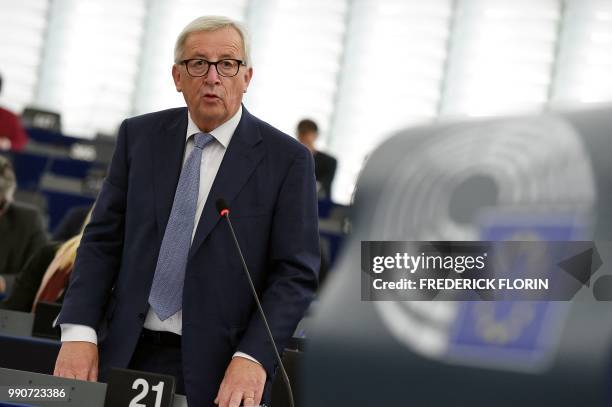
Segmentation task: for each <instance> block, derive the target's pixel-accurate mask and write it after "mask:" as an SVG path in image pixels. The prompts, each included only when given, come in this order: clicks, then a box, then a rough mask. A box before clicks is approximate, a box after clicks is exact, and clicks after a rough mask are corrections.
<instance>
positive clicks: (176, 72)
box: [172, 64, 183, 92]
mask: <svg viewBox="0 0 612 407" xmlns="http://www.w3.org/2000/svg"><path fill="white" fill-rule="evenodd" d="M172 79H174V86H175V87H176V91H177V92H181V91H182V90H183V88H182V87H181V70H180V69H179V67H178V65H176V64H174V65H172Z"/></svg>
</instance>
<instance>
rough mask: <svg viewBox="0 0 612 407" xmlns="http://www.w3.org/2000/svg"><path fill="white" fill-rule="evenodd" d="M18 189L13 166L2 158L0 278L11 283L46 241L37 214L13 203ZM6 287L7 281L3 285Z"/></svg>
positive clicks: (0, 174)
mask: <svg viewBox="0 0 612 407" xmlns="http://www.w3.org/2000/svg"><path fill="white" fill-rule="evenodd" d="M16 187H17V183H16V181H15V173H14V171H13V166H12V165H11V163H10V161H9V160H8V159H7V158H6V157H3V156H0V275H4V278H3V280H7V279H8V280H11V277H12V276H14V275H15V274H16V273H18V272H19V271H20V270H21V269H23V266H24V265H25V263H26V261H27V260H28V258H29V257H30V256H31V255H32V254H33V253H34V252H35V251H36V250H38V249H39V248H40V247H41V246H42V245H44V244H45V243H46V241H47V236H46V234H45V230H44V228H43V222H42V219H41V216H40V213H39V212H38V210H37V209H36V208H34V207H30V206H26V205H24V204H19V203H15V202H13V195H14V193H15V189H16ZM0 278H2V276H0ZM9 282H10V281H9ZM5 285H6V281H2V283H0V286H5ZM0 288H3V287H0ZM4 288H6V287H4Z"/></svg>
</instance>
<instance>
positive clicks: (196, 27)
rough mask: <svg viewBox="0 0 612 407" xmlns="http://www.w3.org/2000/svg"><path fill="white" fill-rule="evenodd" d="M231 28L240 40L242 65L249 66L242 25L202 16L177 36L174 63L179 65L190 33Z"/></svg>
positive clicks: (247, 45)
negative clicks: (242, 57)
mask: <svg viewBox="0 0 612 407" xmlns="http://www.w3.org/2000/svg"><path fill="white" fill-rule="evenodd" d="M226 27H231V28H233V29H234V30H236V31H237V32H238V34H239V35H240V37H241V39H242V52H243V54H244V63H245V64H246V66H247V67H250V66H251V51H250V44H249V33H248V31H247V29H246V27H245V26H244V25H242V24H241V23H239V22H237V21H234V20H232V19H229V18H227V17H222V16H202V17H198V18H196V19H195V20H193V21H192V22H190V23H189V24H187V26H185V28H183V31H181V33H180V34H179V36H178V38H177V39H176V44H175V45H174V62H175V63H177V64H178V63H179V61H180V60H181V58H182V55H183V47H184V46H185V40H186V39H187V36H188V35H189V34H191V33H195V32H202V31H217V30H220V29H222V28H226Z"/></svg>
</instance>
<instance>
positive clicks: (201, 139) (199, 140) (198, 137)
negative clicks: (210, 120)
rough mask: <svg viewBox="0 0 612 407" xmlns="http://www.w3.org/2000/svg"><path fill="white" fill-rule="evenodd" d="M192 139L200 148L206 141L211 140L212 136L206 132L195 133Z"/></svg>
mask: <svg viewBox="0 0 612 407" xmlns="http://www.w3.org/2000/svg"><path fill="white" fill-rule="evenodd" d="M193 141H194V142H195V146H196V147H197V148H199V149H200V150H202V149H204V147H206V145H207V144H208V143H210V142H211V141H213V136H211V135H210V134H208V133H196V134H195V135H194V136H193Z"/></svg>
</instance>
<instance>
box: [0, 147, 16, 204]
mask: <svg viewBox="0 0 612 407" xmlns="http://www.w3.org/2000/svg"><path fill="white" fill-rule="evenodd" d="M16 188H17V181H16V179H15V171H13V165H12V164H11V162H10V161H9V160H8V158H6V157H4V156H1V155H0V199H2V198H6V199H7V200H8V201H12V200H13V194H14V193H15V189H16Z"/></svg>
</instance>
